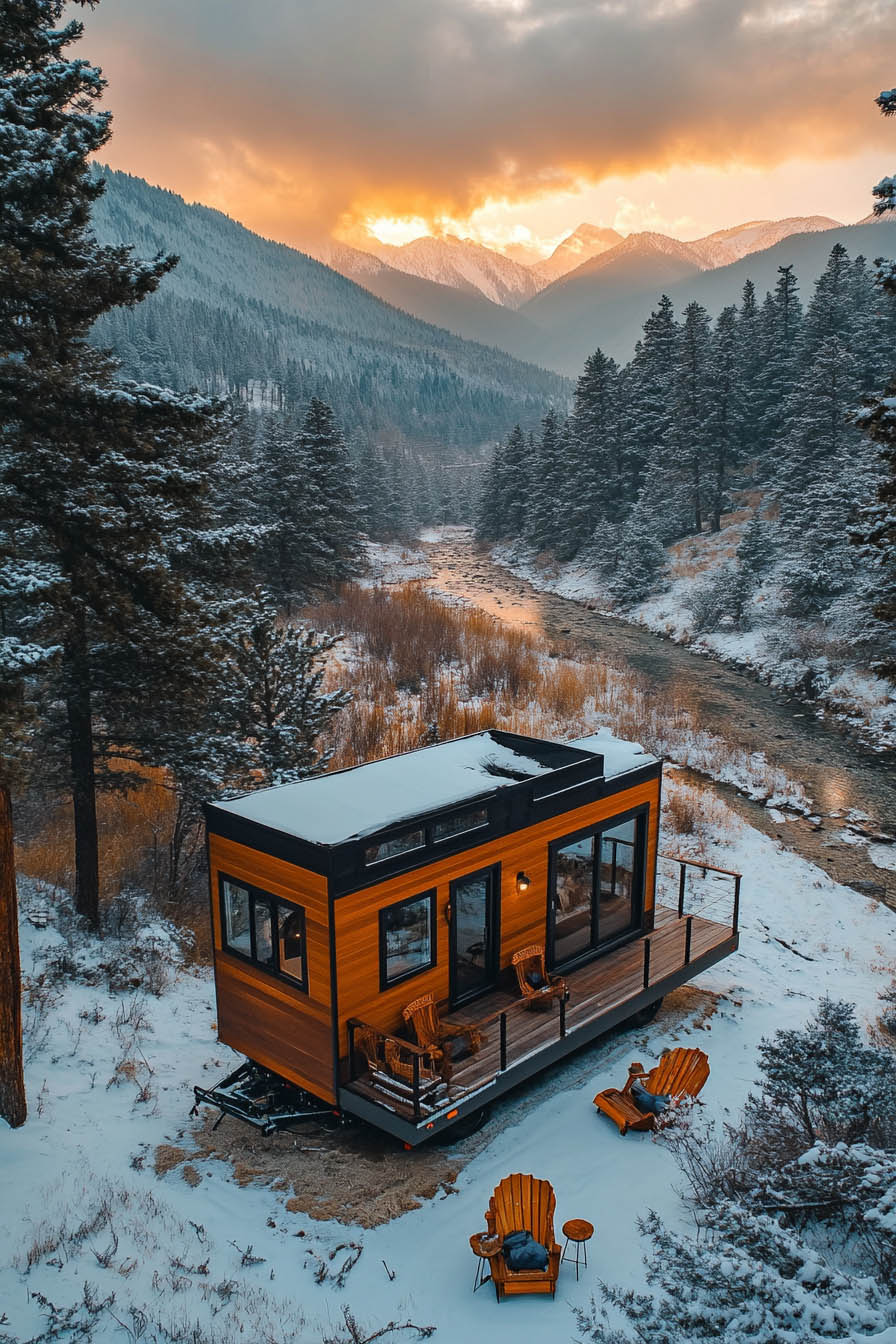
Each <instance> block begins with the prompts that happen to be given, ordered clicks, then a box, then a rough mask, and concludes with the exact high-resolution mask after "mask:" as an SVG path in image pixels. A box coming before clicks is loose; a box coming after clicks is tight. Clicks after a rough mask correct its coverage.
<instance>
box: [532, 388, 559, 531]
mask: <svg viewBox="0 0 896 1344" xmlns="http://www.w3.org/2000/svg"><path fill="white" fill-rule="evenodd" d="M561 431H562V426H561V424H560V419H559V417H558V415H557V412H556V411H555V410H554V408H553V407H551V409H550V410H549V411H548V413H547V415H546V416H545V417H544V419H543V420H542V422H541V440H540V442H539V443H538V446H537V448H536V450H535V457H534V460H533V462H532V474H531V492H530V515H529V526H528V529H527V538H528V540H529V541H530V542H531V543H532V545H533V546H535V547H536V548H537V549H538V550H546V549H549V548H552V547H553V545H554V542H555V541H556V532H555V526H556V523H557V501H558V491H559V489H560V480H561V476H560V466H561V463H560V450H561Z"/></svg>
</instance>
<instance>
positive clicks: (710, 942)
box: [341, 906, 737, 1133]
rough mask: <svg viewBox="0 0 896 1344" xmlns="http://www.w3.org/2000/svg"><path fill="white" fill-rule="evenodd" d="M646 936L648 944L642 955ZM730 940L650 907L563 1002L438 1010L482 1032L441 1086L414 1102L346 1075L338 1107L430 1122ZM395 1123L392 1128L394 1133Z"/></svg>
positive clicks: (572, 983) (710, 926) (670, 984)
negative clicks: (652, 917) (641, 925)
mask: <svg viewBox="0 0 896 1344" xmlns="http://www.w3.org/2000/svg"><path fill="white" fill-rule="evenodd" d="M689 929H690V932H688V930H689ZM645 944H648V945H649V951H648V952H647V954H646V955H645ZM736 946H737V933H736V931H734V930H733V929H732V926H731V924H728V923H725V924H719V923H715V922H714V921H712V920H709V919H706V918H703V917H701V916H699V915H692V916H690V917H689V918H679V916H678V912H677V911H676V910H673V909H670V908H668V907H666V906H658V907H657V911H656V927H655V929H654V931H653V932H652V933H650V934H648V935H644V936H642V937H639V938H635V939H633V940H632V941H631V942H629V943H626V944H625V946H624V947H621V948H619V949H618V950H617V951H615V952H609V953H607V954H606V955H605V956H602V957H598V958H597V959H596V960H594V961H591V962H589V963H588V964H587V965H585V966H582V967H580V968H579V969H577V970H574V971H570V972H568V973H565V979H566V981H567V983H568V985H569V991H570V995H569V1002H568V1003H566V1004H565V1005H562V1006H561V1005H560V1004H558V1003H557V1002H554V1003H553V1004H552V1005H551V1006H550V1007H548V1008H547V1009H543V1010H539V1009H533V1008H527V1007H526V1006H525V1004H524V1001H523V1000H522V999H520V998H519V996H518V995H516V994H512V993H509V992H504V991H503V990H495V991H493V992H492V993H489V994H486V995H483V996H482V997H481V998H479V999H476V1000H475V1002H473V1003H471V1004H469V1005H467V1006H466V1007H464V1008H458V1009H455V1010H453V1011H451V1012H450V1014H448V1013H446V1017H448V1018H449V1019H450V1020H451V1021H452V1022H465V1023H476V1024H477V1025H478V1026H479V1027H480V1028H481V1030H482V1031H483V1032H484V1034H485V1037H486V1039H485V1041H484V1043H483V1045H482V1047H481V1049H480V1050H479V1051H477V1053H476V1054H475V1055H471V1056H469V1057H468V1058H466V1059H463V1060H457V1061H455V1063H454V1065H453V1071H452V1076H451V1080H450V1084H449V1085H448V1087H447V1088H441V1089H439V1090H438V1091H437V1092H436V1093H433V1092H432V1091H431V1092H430V1095H429V1096H428V1097H426V1098H425V1099H423V1098H418V1103H417V1106H416V1108H415V1106H414V1099H413V1095H412V1090H411V1089H410V1088H408V1089H405V1092H404V1095H403V1094H402V1091H401V1089H398V1091H397V1092H396V1091H394V1090H393V1089H391V1087H390V1088H388V1090H387V1088H384V1087H383V1086H382V1085H381V1083H380V1084H378V1082H377V1080H375V1079H374V1078H373V1077H372V1076H371V1075H370V1074H362V1075H360V1076H358V1077H355V1078H354V1079H352V1080H351V1082H350V1083H349V1084H348V1086H347V1087H346V1088H344V1089H343V1090H342V1094H341V1096H342V1100H343V1103H346V1102H347V1106H346V1109H356V1108H355V1107H353V1106H352V1103H351V1096H350V1095H349V1094H351V1095H353V1096H354V1097H357V1098H363V1099H364V1100H365V1101H366V1102H367V1103H373V1104H374V1105H375V1106H376V1107H377V1108H383V1109H385V1110H387V1111H389V1112H391V1113H392V1114H393V1115H394V1116H395V1117H396V1118H398V1119H399V1120H400V1121H402V1122H404V1124H407V1123H410V1124H412V1125H413V1126H414V1127H415V1128H420V1127H421V1126H423V1127H424V1128H428V1129H432V1128H433V1127H434V1125H433V1121H434V1120H436V1121H438V1120H439V1119H441V1118H446V1119H447V1116H448V1114H449V1113H450V1114H451V1115H455V1114H456V1113H457V1108H460V1109H462V1110H463V1111H465V1112H466V1111H469V1110H471V1109H473V1108H474V1104H476V1099H477V1098H478V1099H479V1101H478V1104H482V1102H483V1101H484V1100H488V1099H490V1095H498V1094H499V1093H500V1092H503V1091H506V1090H507V1089H508V1088H509V1087H511V1086H514V1085H515V1083H516V1082H518V1081H522V1080H523V1078H525V1077H529V1076H531V1074H533V1073H535V1072H538V1071H539V1069H540V1068H542V1067H547V1065H548V1064H550V1063H551V1062H553V1060H554V1059H556V1058H560V1057H562V1056H563V1055H564V1054H568V1053H569V1052H570V1051H572V1050H574V1049H576V1048H577V1047H578V1046H579V1045H583V1044H585V1043H586V1042H587V1041H588V1040H590V1039H593V1038H594V1037H595V1036H598V1035H600V1034H601V1032H602V1030H609V1029H610V1028H611V1027H612V1026H614V1025H616V1024H617V1023H618V1022H619V1021H622V1020H624V1019H625V1017H626V1016H629V1015H630V1014H631V1013H633V1012H637V1011H638V1009H639V1008H641V1007H643V1006H644V1005H645V1004H647V1003H650V1002H651V1001H653V1000H655V999H657V998H659V997H661V996H662V995H663V994H664V993H666V992H667V991H668V990H670V989H672V988H675V987H676V986H677V985H678V984H681V983H683V982H684V981H685V980H687V979H690V977H691V976H692V975H696V974H698V973H699V972H700V971H701V970H703V969H705V968H706V967H707V966H708V965H712V964H713V962H715V961H719V960H721V958H722V957H724V956H727V955H728V954H729V953H730V952H732V951H734V949H735V948H736ZM480 1094H483V1095H482V1096H481V1097H480ZM465 1103H466V1104H465ZM415 1112H416V1113H415ZM439 1127H441V1126H439ZM402 1128H403V1127H400V1128H398V1129H396V1130H395V1132H396V1133H401V1132H402Z"/></svg>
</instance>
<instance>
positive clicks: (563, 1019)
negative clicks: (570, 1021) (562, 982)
mask: <svg viewBox="0 0 896 1344" xmlns="http://www.w3.org/2000/svg"><path fill="white" fill-rule="evenodd" d="M565 1035H566V999H565V998H563V997H562V995H561V998H560V1039H561V1040H562V1039H563V1037H564V1036H565Z"/></svg>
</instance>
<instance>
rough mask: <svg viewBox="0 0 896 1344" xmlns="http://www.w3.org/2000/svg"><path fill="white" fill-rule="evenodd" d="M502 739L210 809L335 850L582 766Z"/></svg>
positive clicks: (546, 747)
mask: <svg viewBox="0 0 896 1344" xmlns="http://www.w3.org/2000/svg"><path fill="white" fill-rule="evenodd" d="M502 737H503V734H500V733H498V734H493V733H491V732H486V733H475V734H473V735H472V736H470V737H459V738H456V739H454V740H453V741H450V742H439V743H436V745H435V746H432V747H424V748H422V749H420V750H418V751H410V752H406V753H404V754H403V755H401V756H389V757H387V758H386V759H385V760H383V761H370V762H369V763H368V764H367V765H359V766H355V767H354V768H353V769H351V770H340V771H337V772H336V773H334V774H331V775H317V776H315V778H314V779H303V780H300V781H299V782H298V783H296V784H281V785H279V786H277V787H275V788H269V789H258V790H256V791H255V792H254V793H250V794H246V795H245V796H244V797H242V798H236V799H234V800H233V801H231V802H223V803H216V804H215V806H216V808H220V809H221V810H222V811H224V812H231V813H233V814H235V815H236V816H240V817H245V818H246V819H247V820H248V821H254V822H257V823H258V824H259V825H261V826H269V827H271V829H273V830H276V831H282V832H285V833H286V834H287V835H295V836H298V837H299V838H300V839H302V840H309V841H311V842H312V843H313V844H318V845H335V844H341V843H342V842H343V841H346V840H353V839H357V838H360V837H361V836H365V835H370V834H372V833H373V832H375V831H380V830H382V829H383V827H385V826H389V825H392V824H393V823H395V822H400V821H405V820H406V821H409V822H411V821H412V820H413V818H414V817H415V816H421V815H423V814H425V813H427V812H432V811H434V810H436V809H437V808H440V807H450V806H451V805H452V804H453V803H464V802H467V801H469V800H470V799H473V798H480V797H482V796H483V795H485V794H489V793H492V792H493V791H494V790H495V789H500V788H507V787H508V786H510V785H513V784H518V783H519V782H520V781H521V779H528V778H534V777H535V776H537V775H545V774H550V773H551V771H553V770H557V769H560V768H561V767H563V766H565V765H573V764H575V763H576V762H577V761H580V760H582V759H583V755H582V752H581V750H580V749H579V750H577V749H575V748H574V746H573V744H571V743H555V742H541V741H539V740H538V739H536V738H520V739H517V741H518V742H519V744H520V749H519V750H515V749H514V747H512V746H510V745H509V743H507V742H506V741H502V740H501V738H502ZM589 749H590V750H592V751H593V750H595V748H586V750H589ZM596 750H600V748H596ZM585 759H587V758H585Z"/></svg>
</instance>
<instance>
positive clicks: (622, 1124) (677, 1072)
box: [594, 1045, 709, 1134]
mask: <svg viewBox="0 0 896 1344" xmlns="http://www.w3.org/2000/svg"><path fill="white" fill-rule="evenodd" d="M708 1077H709V1060H708V1059H707V1057H706V1055H705V1054H704V1052H703V1051H702V1050H697V1049H690V1050H688V1049H685V1047H684V1046H681V1045H679V1046H676V1048H675V1049H674V1050H667V1051H666V1053H665V1054H664V1055H663V1056H662V1058H661V1059H660V1062H659V1064H657V1065H656V1067H655V1068H652V1069H651V1070H650V1072H649V1073H645V1072H644V1066H643V1065H642V1064H639V1063H637V1062H635V1063H633V1064H630V1065H629V1068H628V1080H627V1082H626V1084H625V1086H624V1087H623V1088H622V1089H621V1090H619V1089H617V1088H615V1087H609V1088H607V1089H606V1091H604V1092H598V1094H597V1096H596V1097H595V1098H594V1104H595V1106H596V1107H597V1108H598V1110H600V1111H603V1113H604V1115H608V1116H609V1117H610V1119H611V1120H612V1121H613V1122H614V1124H617V1125H618V1126H619V1133H620V1134H627V1133H628V1131H629V1130H630V1129H639V1130H645V1129H654V1128H655V1126H656V1116H655V1115H654V1114H653V1112H652V1111H647V1112H644V1111H641V1110H639V1109H638V1107H637V1106H636V1105H635V1103H634V1102H633V1101H632V1098H631V1096H630V1093H631V1087H632V1083H633V1082H634V1081H635V1079H636V1078H637V1079H639V1080H640V1081H641V1082H642V1083H643V1085H644V1087H645V1089H646V1090H647V1091H648V1092H652V1093H653V1095H654V1096H657V1097H670V1098H671V1099H672V1104H673V1105H674V1103H675V1101H676V1100H677V1099H678V1098H679V1097H696V1095H697V1093H698V1092H699V1091H700V1090H701V1088H702V1087H703V1084H704V1083H705V1082H706V1080H707V1078H708Z"/></svg>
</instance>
